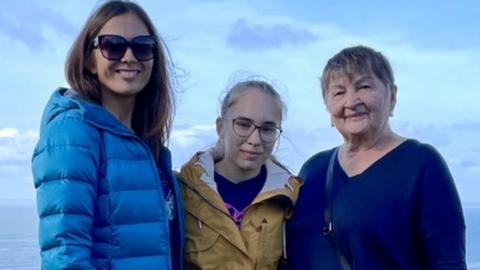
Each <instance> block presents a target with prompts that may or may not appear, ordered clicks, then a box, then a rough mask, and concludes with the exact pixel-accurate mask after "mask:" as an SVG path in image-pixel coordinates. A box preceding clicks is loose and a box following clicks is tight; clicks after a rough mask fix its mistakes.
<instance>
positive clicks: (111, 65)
mask: <svg viewBox="0 0 480 270" xmlns="http://www.w3.org/2000/svg"><path fill="white" fill-rule="evenodd" d="M105 35H115V36H117V37H116V38H117V39H116V40H119V38H118V37H122V38H124V39H125V40H127V41H132V40H133V39H134V38H136V37H139V36H148V35H150V33H149V32H148V29H147V27H146V26H145V24H144V23H143V22H142V21H141V20H140V19H139V18H138V17H137V16H136V15H135V14H133V13H125V14H122V15H119V16H115V17H113V18H111V19H110V20H108V21H107V23H106V24H105V25H104V26H103V28H102V29H101V30H100V32H99V33H98V36H97V37H100V38H102V36H103V38H104V40H103V41H102V42H104V41H105V40H106V39H105V37H111V36H105ZM120 40H121V38H120ZM136 41H140V42H141V43H148V41H149V40H148V39H147V40H145V39H144V38H136V39H135V40H134V42H136ZM109 42H115V39H113V40H111V41H109ZM135 44H138V43H135ZM108 45H111V43H110V44H108ZM143 45H145V44H143ZM149 45H150V46H152V50H154V49H155V44H153V45H152V44H149ZM134 46H137V45H134ZM145 46H148V45H145ZM144 49H145V47H144ZM106 53H108V52H106V51H105V50H103V51H102V49H101V48H100V47H96V48H95V49H93V51H92V55H91V61H90V68H89V69H90V71H91V72H92V73H93V74H96V75H97V77H98V80H99V82H100V84H101V86H102V89H101V91H102V99H103V98H109V97H134V96H135V95H136V94H138V93H139V92H140V91H142V90H143V89H144V88H145V86H146V85H147V83H148V81H149V80H150V76H151V74H152V68H153V61H154V60H153V58H152V59H149V60H143V59H140V60H139V59H137V58H136V57H135V55H134V54H133V53H132V48H131V47H130V46H129V47H128V48H127V50H126V51H125V54H123V56H120V57H117V58H119V59H118V60H108V59H107V58H106V57H105V56H104V55H106ZM107 55H108V54H107ZM137 56H138V54H137ZM141 60H142V61H141Z"/></svg>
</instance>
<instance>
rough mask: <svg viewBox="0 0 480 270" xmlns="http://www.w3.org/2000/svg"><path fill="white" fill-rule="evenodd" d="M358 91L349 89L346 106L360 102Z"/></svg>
mask: <svg viewBox="0 0 480 270" xmlns="http://www.w3.org/2000/svg"><path fill="white" fill-rule="evenodd" d="M358 101H359V99H358V95H357V91H355V90H354V89H349V90H347V92H346V95H345V107H354V106H355V105H356V104H357V103H358Z"/></svg>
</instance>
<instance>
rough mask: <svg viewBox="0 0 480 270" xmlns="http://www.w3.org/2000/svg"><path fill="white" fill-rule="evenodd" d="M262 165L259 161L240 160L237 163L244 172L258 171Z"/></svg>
mask: <svg viewBox="0 0 480 270" xmlns="http://www.w3.org/2000/svg"><path fill="white" fill-rule="evenodd" d="M262 165H263V162H262V163H260V161H249V160H242V161H241V162H239V163H238V167H240V169H242V170H244V171H255V170H259V169H260V168H261V167H262Z"/></svg>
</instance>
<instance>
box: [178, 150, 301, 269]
mask: <svg viewBox="0 0 480 270" xmlns="http://www.w3.org/2000/svg"><path fill="white" fill-rule="evenodd" d="M265 166H266V168H267V179H266V181H265V185H264V187H263V189H262V190H261V191H260V193H259V194H258V195H257V197H256V198H255V199H254V200H253V202H252V203H251V204H250V206H248V208H247V210H246V212H245V215H244V217H243V220H242V223H241V225H240V229H239V228H238V227H237V225H236V224H235V222H234V221H233V219H232V218H231V216H230V214H229V212H228V210H227V209H226V207H225V206H224V202H223V200H222V198H221V196H220V195H219V194H218V192H217V188H216V183H215V181H214V179H213V177H214V161H213V158H212V156H211V154H210V153H209V152H201V153H197V154H196V155H195V156H194V157H193V158H192V159H191V160H190V161H189V162H188V163H187V164H185V165H184V166H183V167H182V169H181V171H180V173H179V176H180V177H179V178H180V180H181V182H182V195H183V199H184V203H185V227H186V243H185V254H184V259H185V269H232V270H243V269H245V270H250V269H252V270H253V269H255V270H267V269H268V270H269V269H276V268H277V263H278V261H279V259H280V258H281V256H282V252H283V250H284V248H283V247H284V221H285V219H287V218H289V217H290V216H291V214H292V209H293V206H294V204H295V201H296V199H297V196H298V191H299V188H300V186H301V184H302V181H301V180H300V179H297V178H296V177H294V176H293V175H291V174H290V173H289V172H288V171H287V170H286V169H285V168H284V167H283V166H281V165H279V164H278V163H276V162H273V161H272V160H267V162H266V164H265ZM284 255H285V254H284Z"/></svg>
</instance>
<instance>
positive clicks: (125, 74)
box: [32, 1, 183, 270]
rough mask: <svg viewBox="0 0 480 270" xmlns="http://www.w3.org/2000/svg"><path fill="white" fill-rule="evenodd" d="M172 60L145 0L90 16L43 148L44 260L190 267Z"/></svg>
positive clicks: (38, 181)
mask: <svg viewBox="0 0 480 270" xmlns="http://www.w3.org/2000/svg"><path fill="white" fill-rule="evenodd" d="M168 59H169V58H168V53H167V50H166V48H165V46H164V44H163V43H162V40H161V39H160V37H159V36H158V34H157V33H156V30H155V28H154V26H153V24H152V22H151V21H150V19H149V17H148V16H147V14H146V13H145V11H144V10H143V9H142V8H141V7H139V6H138V5H137V4H134V3H131V2H127V1H108V2H106V3H105V4H103V5H101V6H100V7H99V8H98V9H97V10H96V11H95V12H94V13H93V14H92V15H91V17H90V18H89V19H88V21H87V22H86V25H85V26H84V28H83V30H82V31H81V32H80V34H79V36H78V37H77V39H76V41H75V42H74V44H73V46H72V49H71V51H70V54H69V56H68V59H67V63H66V76H67V80H68V82H69V84H70V86H71V87H72V89H74V90H72V89H59V90H57V91H55V92H54V93H53V95H52V97H51V99H50V101H49V102H48V104H47V106H46V108H45V112H44V115H43V119H42V125H41V131H40V139H39V141H38V144H37V146H36V148H35V151H34V154H33V160H32V168H33V175H34V181H35V187H36V189H37V204H38V214H39V217H40V230H39V242H40V248H41V260H42V269H44V270H49V269H122V270H128V269H162V270H163V269H181V266H182V265H181V264H182V260H181V259H180V258H181V254H183V218H182V214H181V213H183V209H182V206H181V199H180V195H179V193H178V186H177V183H176V182H175V179H174V177H173V175H172V172H171V157H170V153H169V151H168V149H167V148H165V147H164V144H165V142H166V140H167V138H168V135H169V131H170V124H171V118H172V111H173V100H172V99H173V95H172V88H171V80H170V75H171V70H172V69H171V65H170V62H169V61H168Z"/></svg>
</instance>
